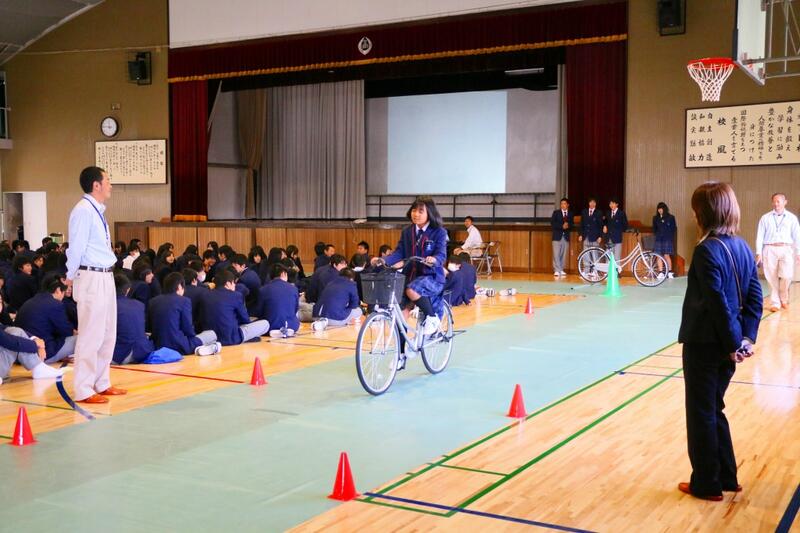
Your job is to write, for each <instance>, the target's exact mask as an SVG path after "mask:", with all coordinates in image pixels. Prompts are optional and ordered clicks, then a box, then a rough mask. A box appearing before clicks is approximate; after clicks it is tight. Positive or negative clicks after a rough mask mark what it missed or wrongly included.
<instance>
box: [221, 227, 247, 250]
mask: <svg viewBox="0 0 800 533" xmlns="http://www.w3.org/2000/svg"><path fill="white" fill-rule="evenodd" d="M225 243H226V244H227V245H228V246H230V247H232V248H233V249H234V250H236V252H237V253H240V254H244V255H247V254H248V253H250V248H252V247H253V228H225Z"/></svg>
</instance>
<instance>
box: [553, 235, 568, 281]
mask: <svg viewBox="0 0 800 533" xmlns="http://www.w3.org/2000/svg"><path fill="white" fill-rule="evenodd" d="M568 255H569V241H568V240H567V239H566V238H565V237H562V238H561V240H560V241H553V272H555V273H558V272H561V271H563V270H564V266H565V265H566V264H567V256H568Z"/></svg>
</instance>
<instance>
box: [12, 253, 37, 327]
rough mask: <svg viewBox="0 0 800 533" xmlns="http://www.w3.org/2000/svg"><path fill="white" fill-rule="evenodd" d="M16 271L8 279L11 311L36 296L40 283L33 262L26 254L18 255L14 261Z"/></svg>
mask: <svg viewBox="0 0 800 533" xmlns="http://www.w3.org/2000/svg"><path fill="white" fill-rule="evenodd" d="M12 265H13V267H14V273H13V274H12V275H11V278H10V279H7V280H6V286H5V289H6V298H7V299H8V307H9V312H12V313H13V312H15V311H17V310H18V309H19V308H20V307H22V304H24V303H25V302H27V301H28V300H30V299H31V298H33V297H34V296H36V293H37V292H39V285H38V284H37V283H36V278H35V277H33V274H32V272H33V263H31V260H30V259H29V258H28V257H27V256H25V255H18V256H17V257H15V258H14V262H13V263H12Z"/></svg>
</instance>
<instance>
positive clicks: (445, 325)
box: [421, 302, 455, 374]
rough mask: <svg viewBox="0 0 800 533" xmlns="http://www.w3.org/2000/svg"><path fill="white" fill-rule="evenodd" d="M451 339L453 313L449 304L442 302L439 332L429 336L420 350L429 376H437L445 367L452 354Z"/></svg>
mask: <svg viewBox="0 0 800 533" xmlns="http://www.w3.org/2000/svg"><path fill="white" fill-rule="evenodd" d="M453 337H455V330H454V329H453V311H452V309H451V308H450V304H448V303H447V302H444V313H443V314H442V323H441V325H440V326H439V331H437V332H436V333H434V334H433V335H431V336H430V338H429V339H425V344H424V345H423V346H422V349H421V352H422V363H423V364H424V365H425V368H427V369H428V372H430V373H431V374H438V373H439V372H441V371H442V370H444V369H445V367H447V363H448V362H449V361H450V354H452V353H453Z"/></svg>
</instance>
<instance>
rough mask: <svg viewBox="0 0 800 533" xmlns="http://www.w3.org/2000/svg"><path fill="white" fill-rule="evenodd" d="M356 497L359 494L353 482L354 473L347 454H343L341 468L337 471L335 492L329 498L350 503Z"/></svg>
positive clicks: (340, 460)
mask: <svg viewBox="0 0 800 533" xmlns="http://www.w3.org/2000/svg"><path fill="white" fill-rule="evenodd" d="M356 496H358V493H357V492H356V484H355V483H354V482H353V473H352V472H351V471H350V461H349V460H348V459H347V454H346V453H345V452H342V454H341V455H340V456H339V468H338V469H337V470H336V481H334V482H333V492H332V493H331V494H329V495H328V498H330V499H331V500H339V501H343V502H348V501H350V500H352V499H353V498H355V497H356Z"/></svg>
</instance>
